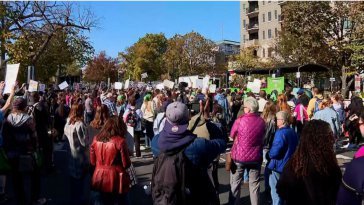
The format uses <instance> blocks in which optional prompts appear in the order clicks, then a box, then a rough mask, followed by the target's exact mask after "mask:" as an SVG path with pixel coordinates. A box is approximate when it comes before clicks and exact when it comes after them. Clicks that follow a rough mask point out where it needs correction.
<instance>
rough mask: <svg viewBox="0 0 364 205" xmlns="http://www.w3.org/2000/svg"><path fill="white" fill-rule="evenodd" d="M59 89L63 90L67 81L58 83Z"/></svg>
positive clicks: (66, 85)
mask: <svg viewBox="0 0 364 205" xmlns="http://www.w3.org/2000/svg"><path fill="white" fill-rule="evenodd" d="M58 87H59V89H60V90H64V89H66V88H67V87H68V83H67V81H63V82H62V83H61V84H59V85H58Z"/></svg>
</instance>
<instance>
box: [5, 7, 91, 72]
mask: <svg viewBox="0 0 364 205" xmlns="http://www.w3.org/2000/svg"><path fill="white" fill-rule="evenodd" d="M93 26H95V18H94V16H93V14H92V13H91V12H90V11H89V10H86V9H80V8H79V7H76V6H75V4H74V3H70V2H48V1H47V2H42V1H2V2H0V31H1V33H0V64H1V65H0V66H1V68H2V69H3V68H4V66H5V65H6V63H7V62H22V63H25V62H27V65H35V66H40V68H39V69H41V67H42V66H44V67H45V66H46V65H44V64H40V62H41V61H43V60H44V59H43V60H42V59H41V58H43V57H44V56H43V55H44V54H45V53H46V54H47V55H48V54H49V53H48V52H49V50H48V49H50V50H54V48H48V47H54V46H55V45H56V44H57V43H56V42H57V40H55V41H53V39H54V38H59V35H60V34H61V33H65V35H66V39H67V40H70V38H72V37H73V38H74V39H73V40H72V41H73V42H76V41H78V42H77V43H75V44H73V47H72V49H71V50H73V51H76V52H73V54H72V58H75V59H77V61H78V63H79V62H82V61H85V60H86V59H85V58H87V56H86V57H85V58H84V57H81V56H83V54H84V53H82V52H81V53H80V52H78V51H79V50H82V49H84V47H83V46H86V47H89V44H88V43H86V44H84V42H85V41H87V40H88V39H87V38H85V37H84V36H83V35H81V31H82V30H89V29H90V28H91V27H93ZM52 44H53V45H52ZM66 44H67V45H70V44H69V42H66ZM58 46H60V47H59V48H62V46H61V45H58ZM77 46H81V47H82V48H80V47H77ZM67 50H69V49H67ZM38 61H39V62H38ZM22 65H23V66H25V67H26V66H27V65H24V64H22ZM42 72H43V73H47V72H48V71H44V70H39V71H36V73H42ZM48 77H50V76H48ZM41 78H43V77H41ZM44 78H45V77H44Z"/></svg>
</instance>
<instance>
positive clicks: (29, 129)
mask: <svg viewBox="0 0 364 205" xmlns="http://www.w3.org/2000/svg"><path fill="white" fill-rule="evenodd" d="M26 107H27V102H26V100H25V99H24V98H23V97H17V98H16V99H15V100H14V103H13V109H12V111H11V113H10V114H9V115H8V117H7V119H6V121H5V124H4V127H3V137H4V148H5V151H6V153H7V157H8V159H9V163H10V164H11V166H12V173H11V175H12V181H13V186H14V192H15V196H16V200H17V203H18V204H32V203H38V202H43V203H44V199H39V196H40V170H39V168H38V167H37V166H36V164H35V163H33V162H34V160H35V158H34V157H35V153H36V151H37V143H38V139H37V136H36V135H35V131H36V130H35V123H34V120H33V119H32V117H31V116H30V115H28V114H27V112H26Z"/></svg>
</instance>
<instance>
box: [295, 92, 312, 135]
mask: <svg viewBox="0 0 364 205" xmlns="http://www.w3.org/2000/svg"><path fill="white" fill-rule="evenodd" d="M297 95H298V99H297V101H296V103H297V104H296V107H295V109H294V111H293V116H294V117H295V118H296V120H295V121H296V127H297V133H298V135H300V134H301V132H302V129H303V126H304V125H305V124H306V122H307V121H308V120H309V118H308V114H307V106H308V103H309V100H310V99H309V98H308V97H307V95H306V94H305V91H304V89H302V88H301V89H299V90H298V91H297Z"/></svg>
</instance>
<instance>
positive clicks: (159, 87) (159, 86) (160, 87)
mask: <svg viewBox="0 0 364 205" xmlns="http://www.w3.org/2000/svg"><path fill="white" fill-rule="evenodd" d="M155 87H156V88H157V89H159V90H163V89H164V84H163V83H159V84H158V85H156V86H155Z"/></svg>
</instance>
